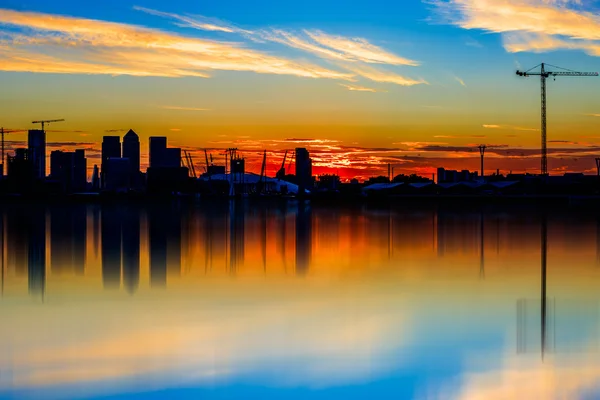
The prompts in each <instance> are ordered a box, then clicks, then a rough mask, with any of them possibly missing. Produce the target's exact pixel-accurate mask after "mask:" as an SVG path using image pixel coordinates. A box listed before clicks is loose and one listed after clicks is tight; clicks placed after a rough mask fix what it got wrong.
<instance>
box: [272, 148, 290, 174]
mask: <svg viewBox="0 0 600 400" xmlns="http://www.w3.org/2000/svg"><path fill="white" fill-rule="evenodd" d="M287 154H288V151H287V150H286V151H285V154H284V155H283V161H282V162H281V168H279V171H277V174H275V176H276V177H277V179H279V180H281V179H284V178H285V160H286V159H287Z"/></svg>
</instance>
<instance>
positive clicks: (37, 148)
mask: <svg viewBox="0 0 600 400" xmlns="http://www.w3.org/2000/svg"><path fill="white" fill-rule="evenodd" d="M27 152H28V158H29V160H31V162H32V164H33V173H34V177H35V178H38V179H41V178H44V177H45V176H46V132H44V131H42V130H39V129H30V130H29V134H28V135H27Z"/></svg>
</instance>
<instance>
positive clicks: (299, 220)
mask: <svg viewBox="0 0 600 400" xmlns="http://www.w3.org/2000/svg"><path fill="white" fill-rule="evenodd" d="M312 240H313V237H312V212H311V208H310V204H308V203H305V202H303V201H300V202H298V212H297V214H296V275H300V276H302V275H306V273H307V272H308V269H309V266H310V261H311V255H312Z"/></svg>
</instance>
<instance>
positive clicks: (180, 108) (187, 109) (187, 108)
mask: <svg viewBox="0 0 600 400" xmlns="http://www.w3.org/2000/svg"><path fill="white" fill-rule="evenodd" d="M158 107H159V108H162V109H165V110H178V111H210V108H197V107H179V106H158Z"/></svg>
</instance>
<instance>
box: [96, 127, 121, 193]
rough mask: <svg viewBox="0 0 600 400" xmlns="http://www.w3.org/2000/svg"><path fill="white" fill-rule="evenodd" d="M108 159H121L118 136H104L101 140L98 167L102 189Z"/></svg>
mask: <svg viewBox="0 0 600 400" xmlns="http://www.w3.org/2000/svg"><path fill="white" fill-rule="evenodd" d="M109 158H121V138H120V137H119V136H104V137H103V138H102V164H101V165H100V181H101V185H102V187H104V186H105V180H106V174H107V173H108V171H107V163H108V159H109Z"/></svg>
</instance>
